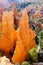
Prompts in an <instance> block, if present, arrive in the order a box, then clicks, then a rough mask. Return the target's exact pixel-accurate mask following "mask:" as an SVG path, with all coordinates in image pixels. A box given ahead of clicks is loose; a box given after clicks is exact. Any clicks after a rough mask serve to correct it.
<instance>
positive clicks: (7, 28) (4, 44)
mask: <svg viewBox="0 0 43 65" xmlns="http://www.w3.org/2000/svg"><path fill="white" fill-rule="evenodd" d="M1 26H2V28H1V33H2V34H1V40H0V50H3V51H4V52H6V53H9V51H11V50H12V49H13V46H14V45H15V42H16V40H17V38H18V33H17V32H16V30H15V29H14V17H13V12H7V11H6V12H4V13H3V16H2V24H1Z"/></svg>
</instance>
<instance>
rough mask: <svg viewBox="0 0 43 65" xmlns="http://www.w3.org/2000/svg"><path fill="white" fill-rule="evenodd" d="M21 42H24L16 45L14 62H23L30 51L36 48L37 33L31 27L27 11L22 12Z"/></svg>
mask: <svg viewBox="0 0 43 65" xmlns="http://www.w3.org/2000/svg"><path fill="white" fill-rule="evenodd" d="M19 36H20V38H19V40H20V39H21V41H22V42H19V41H18V43H17V44H16V48H15V51H14V55H13V57H12V62H13V63H16V62H19V63H21V62H23V61H24V60H25V58H26V55H27V52H28V50H30V49H31V48H33V47H35V36H36V34H35V32H34V31H33V30H32V29H31V28H30V27H29V23H28V15H27V13H26V11H23V12H22V17H21V20H20V25H19Z"/></svg>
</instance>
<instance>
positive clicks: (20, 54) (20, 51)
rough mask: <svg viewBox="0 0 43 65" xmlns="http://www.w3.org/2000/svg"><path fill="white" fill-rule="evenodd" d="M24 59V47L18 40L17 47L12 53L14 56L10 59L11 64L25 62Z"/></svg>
mask: <svg viewBox="0 0 43 65" xmlns="http://www.w3.org/2000/svg"><path fill="white" fill-rule="evenodd" d="M25 57H26V50H25V46H24V44H23V43H22V41H21V40H20V39H19V40H18V41H17V45H16V48H15V51H14V55H13V57H12V62H13V63H18V62H19V63H21V62H22V61H24V60H25Z"/></svg>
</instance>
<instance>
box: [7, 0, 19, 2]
mask: <svg viewBox="0 0 43 65" xmlns="http://www.w3.org/2000/svg"><path fill="white" fill-rule="evenodd" d="M8 1H9V2H14V1H16V2H19V1H20V0H8Z"/></svg>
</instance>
